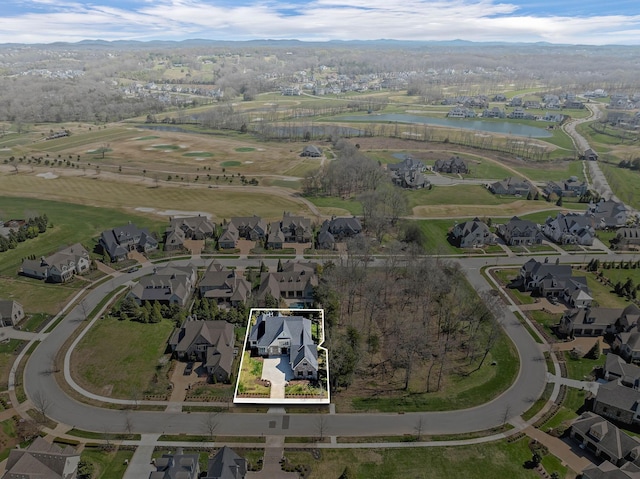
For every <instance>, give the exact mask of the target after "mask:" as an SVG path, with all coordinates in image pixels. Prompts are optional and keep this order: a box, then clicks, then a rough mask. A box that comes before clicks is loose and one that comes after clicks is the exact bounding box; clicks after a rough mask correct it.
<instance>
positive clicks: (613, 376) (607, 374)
mask: <svg viewBox="0 0 640 479" xmlns="http://www.w3.org/2000/svg"><path fill="white" fill-rule="evenodd" d="M602 372H603V374H602V376H603V377H604V379H606V380H607V381H619V382H620V384H622V385H623V386H625V387H628V388H632V389H639V388H640V367H638V366H636V365H635V364H629V363H628V362H626V361H625V360H624V359H623V358H622V357H620V356H618V355H617V354H614V353H611V352H610V353H608V354H607V358H606V360H605V363H604V367H603V368H602Z"/></svg>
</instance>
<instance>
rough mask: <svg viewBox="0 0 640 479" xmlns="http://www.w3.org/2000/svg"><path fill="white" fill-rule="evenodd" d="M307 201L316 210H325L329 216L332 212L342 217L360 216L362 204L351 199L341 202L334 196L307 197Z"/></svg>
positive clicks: (341, 200)
mask: <svg viewBox="0 0 640 479" xmlns="http://www.w3.org/2000/svg"><path fill="white" fill-rule="evenodd" d="M307 199H308V200H309V201H311V202H312V203H313V204H314V205H316V206H317V207H318V208H323V209H326V210H327V211H326V213H327V214H331V213H333V212H335V213H338V214H341V215H343V216H346V215H349V214H351V215H354V216H359V215H361V214H362V204H361V203H360V202H359V201H356V200H354V199H353V198H350V199H346V200H343V199H341V198H336V197H334V196H309V197H307ZM339 210H344V211H339Z"/></svg>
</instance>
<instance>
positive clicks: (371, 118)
mask: <svg viewBox="0 0 640 479" xmlns="http://www.w3.org/2000/svg"><path fill="white" fill-rule="evenodd" d="M334 120H335V121H368V122H372V123H381V122H390V123H419V124H421V125H435V126H446V127H449V128H461V129H463V130H476V131H487V132H490V133H505V134H508V135H516V136H526V137H532V138H549V137H551V136H553V134H552V133H551V132H550V131H548V130H545V129H544V128H538V127H535V126H528V125H522V124H520V123H511V122H509V121H488V120H464V119H461V118H431V117H427V116H419V115H406V114H399V113H389V114H386V115H353V116H343V117H340V118H334Z"/></svg>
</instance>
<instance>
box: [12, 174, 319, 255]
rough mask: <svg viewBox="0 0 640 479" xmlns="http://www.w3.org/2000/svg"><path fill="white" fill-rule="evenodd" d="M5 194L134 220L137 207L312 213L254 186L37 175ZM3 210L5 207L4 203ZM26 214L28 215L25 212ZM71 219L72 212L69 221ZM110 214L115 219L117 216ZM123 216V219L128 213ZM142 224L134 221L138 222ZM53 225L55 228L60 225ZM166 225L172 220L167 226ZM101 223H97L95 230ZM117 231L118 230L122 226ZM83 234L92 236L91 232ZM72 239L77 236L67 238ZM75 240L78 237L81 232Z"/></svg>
mask: <svg viewBox="0 0 640 479" xmlns="http://www.w3.org/2000/svg"><path fill="white" fill-rule="evenodd" d="M0 191H2V192H3V194H5V195H6V196H20V197H24V196H25V195H26V196H28V197H32V196H33V197H36V196H37V197H47V198H50V199H51V200H58V201H66V202H69V203H74V204H79V205H92V206H100V207H102V208H113V209H120V210H125V211H127V212H130V213H131V214H132V215H133V214H136V212H135V208H136V207H147V208H149V207H151V208H156V209H159V210H163V209H166V210H175V209H180V210H185V211H205V212H210V213H212V214H213V215H214V216H215V217H216V218H230V217H231V216H252V215H254V214H256V215H259V216H262V217H264V218H267V219H268V218H282V212H283V211H291V212H292V213H299V214H304V215H306V216H310V212H309V211H308V209H307V207H306V206H305V205H304V204H303V203H301V202H300V201H297V200H295V199H294V198H293V196H291V197H289V196H287V195H286V194H281V195H278V194H277V193H268V191H267V190H265V189H261V188H260V187H251V186H249V187H245V188H242V187H231V188H229V189H226V188H222V187H219V188H200V187H188V186H186V185H178V184H176V185H168V186H161V187H160V188H150V187H148V186H145V185H143V184H131V183H128V182H117V181H108V180H103V179H90V178H83V177H60V178H56V179H53V180H45V179H43V178H39V177H36V176H32V175H13V176H0ZM14 201H16V202H19V201H23V200H14ZM2 204H3V205H4V201H3V203H2ZM40 204H44V203H40ZM20 211H24V208H22V209H21V210H20ZM44 212H46V211H44ZM69 214H70V213H69V212H67V215H69ZM108 214H109V215H112V214H113V212H110V213H108ZM120 215H121V216H120V217H123V216H122V213H121V214H120ZM136 218H137V217H134V218H133V219H134V220H135V221H137V219H136ZM52 221H54V224H55V220H52ZM166 221H168V219H167V220H163V221H162V222H163V223H164V222H166ZM95 223H96V222H95V221H93V222H90V223H89V225H93V224H95ZM108 226H109V224H107V225H106V226H105V225H104V223H101V224H100V228H101V229H104V228H106V227H108ZM112 226H117V223H116V224H113V225H112ZM82 229H83V230H84V231H86V230H87V228H82ZM98 231H100V229H98ZM47 234H48V233H47ZM66 234H71V233H69V232H67V233H66ZM73 234H74V235H76V236H78V235H79V232H74V233H73ZM80 234H81V233H80ZM49 244H51V243H49ZM54 244H57V243H54Z"/></svg>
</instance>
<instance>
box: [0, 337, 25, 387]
mask: <svg viewBox="0 0 640 479" xmlns="http://www.w3.org/2000/svg"><path fill="white" fill-rule="evenodd" d="M22 344H23V341H20V340H19V339H10V340H8V341H7V342H3V343H0V391H6V389H7V382H8V380H9V371H10V370H11V366H13V362H14V361H15V359H16V354H15V352H16V351H17V350H18V348H19V347H20V346H21V345H22Z"/></svg>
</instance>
